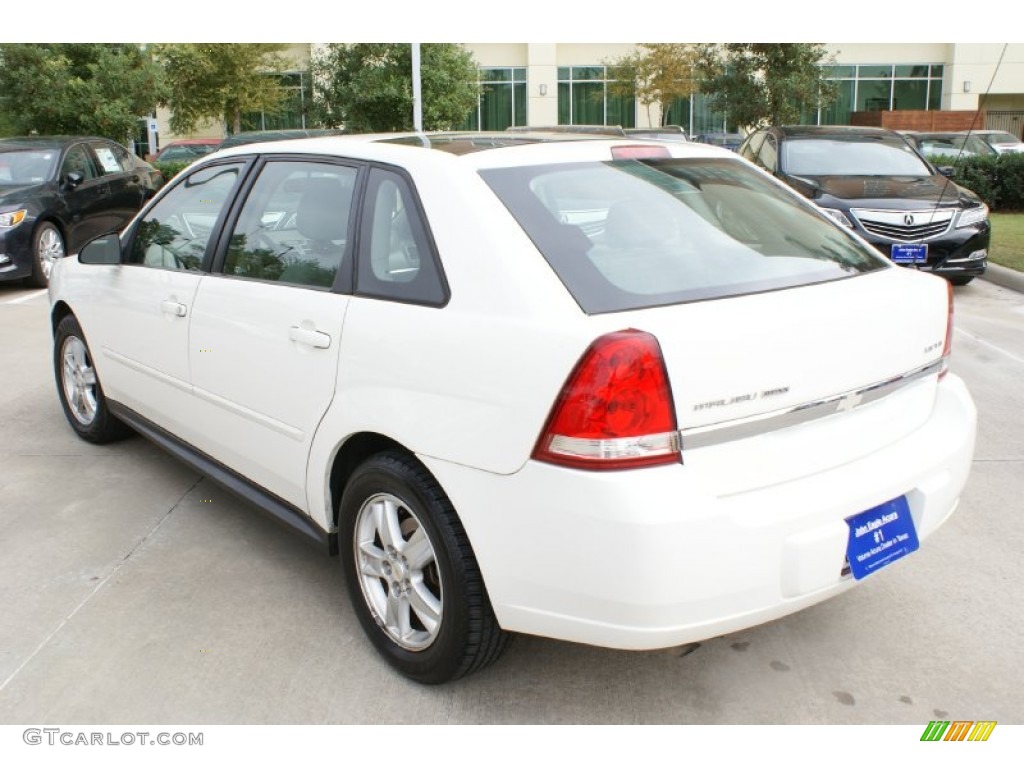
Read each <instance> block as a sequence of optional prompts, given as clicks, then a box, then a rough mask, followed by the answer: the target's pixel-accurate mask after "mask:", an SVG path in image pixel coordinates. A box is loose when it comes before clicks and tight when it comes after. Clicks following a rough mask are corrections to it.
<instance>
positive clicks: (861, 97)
mask: <svg viewBox="0 0 1024 768" xmlns="http://www.w3.org/2000/svg"><path fill="white" fill-rule="evenodd" d="M824 69H825V76H826V77H828V78H829V79H832V80H835V81H837V83H838V85H839V98H838V99H837V100H836V101H835V103H833V104H832V105H831V106H829V107H827V108H825V109H820V110H818V112H817V115H815V113H814V112H813V111H811V112H809V113H808V115H807V117H808V120H807V122H811V123H818V124H820V125H846V124H848V123H849V122H850V113H852V112H862V111H875V110H897V109H940V108H941V106H942V74H943V65H942V64H896V65H893V64H844V65H828V66H826V67H825V68H824Z"/></svg>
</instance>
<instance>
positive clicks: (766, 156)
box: [757, 136, 779, 173]
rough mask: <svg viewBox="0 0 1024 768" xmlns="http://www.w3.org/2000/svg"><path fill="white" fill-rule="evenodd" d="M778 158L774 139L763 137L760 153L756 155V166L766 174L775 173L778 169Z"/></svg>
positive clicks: (772, 137)
mask: <svg viewBox="0 0 1024 768" xmlns="http://www.w3.org/2000/svg"><path fill="white" fill-rule="evenodd" d="M778 158H779V150H778V148H777V147H776V146H775V137H774V136H765V139H764V144H762V145H761V151H760V152H759V153H758V155H757V164H758V165H759V166H761V167H762V168H764V169H765V170H766V171H768V173H775V171H776V170H777V169H778Z"/></svg>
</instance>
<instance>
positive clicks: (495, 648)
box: [339, 451, 511, 685]
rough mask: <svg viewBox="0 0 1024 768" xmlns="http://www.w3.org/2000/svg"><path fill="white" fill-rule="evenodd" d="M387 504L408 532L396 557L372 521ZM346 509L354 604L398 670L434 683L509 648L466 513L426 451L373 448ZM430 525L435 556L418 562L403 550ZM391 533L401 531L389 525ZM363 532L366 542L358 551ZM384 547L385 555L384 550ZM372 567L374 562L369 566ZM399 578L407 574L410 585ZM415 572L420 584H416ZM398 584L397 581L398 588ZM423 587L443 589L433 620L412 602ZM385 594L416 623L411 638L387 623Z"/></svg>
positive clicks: (347, 495)
mask: <svg viewBox="0 0 1024 768" xmlns="http://www.w3.org/2000/svg"><path fill="white" fill-rule="evenodd" d="M389 504H390V505H391V506H392V507H393V508H394V509H395V518H394V519H395V520H397V521H399V528H400V532H399V534H398V535H399V536H400V537H401V538H402V541H401V542H400V543H398V547H397V550H398V554H396V556H395V557H390V556H389V555H388V554H387V553H386V552H385V550H386V549H387V545H386V544H385V543H384V542H385V536H384V535H382V534H381V533H380V527H379V526H378V525H377V524H375V523H373V521H374V520H375V519H378V518H376V517H375V516H374V515H375V512H374V510H383V509H385V508H386V507H387V505H389ZM339 512H340V517H339V526H340V542H339V546H340V549H341V561H342V566H343V567H344V569H345V576H346V581H347V583H348V591H349V594H350V596H351V598H352V605H353V608H354V609H355V612H356V615H357V616H358V617H359V621H360V623H361V624H362V626H363V629H364V631H365V632H366V634H367V636H368V637H369V638H370V641H371V642H372V643H373V644H374V646H376V648H377V650H378V651H379V652H380V653H381V655H383V656H384V658H385V659H387V661H388V662H389V663H390V664H391V665H392V666H393V667H394V668H395V669H396V670H398V671H399V672H401V673H402V674H403V675H405V676H406V677H409V678H411V679H413V680H416V681H417V682H420V683H426V684H431V685H433V684H438V683H445V682H448V681H451V680H456V679H458V678H460V677H462V676H463V675H467V674H469V673H471V672H476V671H477V670H480V669H483V668H484V667H486V666H488V665H489V664H491V663H493V662H494V661H496V660H497V659H498V657H499V656H501V654H502V652H503V651H504V650H505V648H506V647H507V645H508V643H509V640H510V638H511V636H510V635H509V634H508V633H507V632H504V631H503V630H502V629H501V627H500V626H498V622H497V619H496V618H495V617H494V612H493V610H492V608H491V603H490V600H489V599H488V597H487V591H486V589H485V587H484V583H483V578H482V577H481V575H480V569H479V566H478V565H477V562H476V557H475V555H474V554H473V549H472V547H471V546H470V544H469V539H468V538H467V536H466V532H465V530H464V529H463V527H462V523H461V522H459V518H458V515H456V513H455V510H454V508H453V507H452V504H451V502H450V501H449V500H448V497H447V496H446V495H445V493H444V491H443V490H442V489H441V487H440V485H438V483H437V481H436V480H435V479H434V478H433V476H432V475H431V474H430V473H429V472H428V471H427V469H426V468H425V467H424V466H423V465H422V464H421V463H420V462H419V461H417V460H416V459H415V458H413V457H411V456H409V455H407V454H404V453H401V452H399V451H388V452H385V453H379V454H377V455H375V456H372V457H370V458H369V459H367V460H366V461H365V462H364V463H363V464H362V465H360V466H359V467H358V468H357V469H356V470H355V472H354V473H353V475H352V477H351V479H350V480H349V482H348V485H347V486H346V487H345V491H344V493H343V494H342V498H341V508H340V510H339ZM419 528H422V532H421V531H419V530H418V529H419ZM423 534H425V536H426V539H427V541H428V542H429V545H430V552H429V558H423V557H422V556H421V558H420V559H421V560H423V559H426V561H427V562H428V563H429V564H427V565H420V566H419V570H415V568H414V566H416V565H417V564H416V563H415V562H413V563H411V564H410V563H407V562H406V560H405V557H404V554H403V553H408V554H409V556H410V560H413V557H414V554H413V549H414V548H413V547H411V546H410V544H411V543H413V541H414V539H416V540H418V541H417V543H418V544H419V545H420V549H421V550H422V549H423V542H422V540H421V539H422V535H423ZM387 538H391V539H392V540H393V537H391V536H390V535H388V537H387ZM360 542H363V546H364V547H365V548H366V549H364V550H361V552H360V554H359V555H357V554H356V549H357V547H358V546H359V544H360ZM367 542H369V543H367ZM378 551H379V552H380V555H381V557H378V556H377V555H376V553H377V552H378ZM367 552H372V554H367ZM399 560H400V562H399ZM368 564H369V565H368ZM364 567H368V568H369V569H370V571H368V572H367V573H365V574H364V573H363V570H362V569H363V568H364ZM385 572H386V573H387V574H388V575H387V576H386V577H385V576H383V574H384V573H385ZM378 573H379V574H381V575H378ZM410 576H411V580H410V578H409V577H410ZM392 578H395V579H404V582H403V583H404V585H405V588H404V591H403V588H402V587H400V586H399V582H398V581H393V582H392V581H391V579H392ZM417 579H418V580H417ZM410 582H411V583H412V584H413V585H416V588H415V589H412V590H410V588H409V585H410ZM392 585H395V586H399V588H398V589H397V590H395V586H392ZM424 590H427V591H428V592H429V593H430V594H429V595H428V597H430V596H436V597H437V598H439V599H438V601H437V602H438V603H439V605H440V610H439V611H438V614H439V617H440V619H439V621H438V622H436V623H435V626H434V628H433V629H432V628H431V626H430V624H431V623H432V622H430V620H429V619H428V618H426V617H425V616H424V614H423V612H422V611H418V610H417V608H416V607H415V606H414V603H415V602H417V600H418V601H421V606H422V600H423V598H422V597H417V599H416V600H414V599H413V598H411V597H409V596H408V595H410V593H411V592H416V593H417V594H424ZM396 596H397V597H396ZM403 596H404V599H405V603H404V604H403V603H402V602H401V601H402V599H403ZM375 600H376V603H375ZM381 600H383V601H384V604H385V605H388V606H390V605H392V604H393V605H395V606H396V611H397V612H398V613H399V614H401V613H403V612H404V614H405V616H406V619H405V622H404V623H405V627H406V628H407V629H408V635H406V636H405V639H404V640H403V639H402V633H401V632H400V631H399V632H397V633H396V632H395V631H394V629H392V630H389V629H388V628H387V626H386V618H387V617H386V616H384V615H382V613H385V612H386V610H387V609H385V608H384V606H383V605H382V604H381ZM392 600H396V602H395V603H392V602H391V601H392ZM375 604H376V606H377V607H376V608H375V607H374V606H375ZM403 605H404V606H405V607H404V610H403V608H402V607H401V606H403ZM421 617H422V618H421ZM399 623H401V622H399ZM396 634H397V637H396Z"/></svg>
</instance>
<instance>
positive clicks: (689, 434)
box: [679, 358, 943, 456]
mask: <svg viewBox="0 0 1024 768" xmlns="http://www.w3.org/2000/svg"><path fill="white" fill-rule="evenodd" d="M942 366H943V359H942V358H940V359H938V360H936V361H935V362H933V363H929V364H928V365H926V366H924V367H923V368H918V369H916V370H913V371H910V372H908V373H905V374H903V375H902V376H896V377H894V378H891V379H886V380H885V381H879V382H876V383H874V384H869V385H868V386H866V387H861V388H860V389H854V390H850V391H849V392H843V393H842V394H839V395H833V396H832V397H827V398H824V399H822V400H812V401H811V402H808V403H803V404H802V405H796V406H793V407H792V408H783V409H780V410H777V411H770V412H768V413H760V414H758V415H756V416H749V417H747V418H743V419H731V420H729V421H720V422H717V423H715V424H706V425H704V426H701V427H692V428H690V429H681V430H680V431H679V432H680V435H681V436H682V439H683V455H684V456H685V455H686V453H685V452H686V451H687V450H692V449H694V448H706V447H707V446H710V445H718V444H719V443H727V442H731V441H733V440H742V439H743V438H746V437H754V436H755V435H761V434H764V433H766V432H774V431H776V430H779V429H785V428H787V427H793V426H796V425H798V424H804V423H806V422H808V421H813V420H815V419H820V418H824V417H825V416H831V415H833V414H835V413H840V412H841V411H850V410H853V409H854V408H859V407H860V406H862V405H866V404H867V403H871V402H874V401H875V400H880V399H881V398H883V397H886V396H887V395H890V394H892V393H893V392H895V391H896V390H898V389H901V388H903V387H905V386H907V385H909V384H911V383H913V382H915V381H917V380H918V379H923V378H925V377H928V376H932V375H934V374H938V373H939V371H941V370H942Z"/></svg>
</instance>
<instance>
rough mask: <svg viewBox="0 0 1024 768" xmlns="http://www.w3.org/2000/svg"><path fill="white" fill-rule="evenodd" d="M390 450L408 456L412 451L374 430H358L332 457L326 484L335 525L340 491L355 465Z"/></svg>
mask: <svg viewBox="0 0 1024 768" xmlns="http://www.w3.org/2000/svg"><path fill="white" fill-rule="evenodd" d="M391 450H398V451H402V452H404V453H407V454H409V455H410V456H412V455H413V453H412V451H410V450H409V449H408V448H406V447H405V446H404V445H402V444H400V443H397V442H395V441H394V440H392V439H391V438H390V437H384V435H379V434H377V433H376V432H360V433H358V434H355V435H352V437H350V438H349V439H348V440H346V441H345V442H344V443H343V444H342V446H341V448H340V449H338V453H337V455H336V456H335V457H334V464H332V465H331V480H330V484H329V486H328V487H329V489H330V493H331V499H330V501H331V509H332V510H333V514H334V524H335V525H337V524H338V510H339V507H340V502H341V493H342V491H343V490H344V488H345V486H346V485H347V484H348V479H349V478H350V477H351V476H352V473H353V472H355V470H356V467H358V466H359V465H360V464H362V463H363V462H364V461H366V460H367V459H368V458H370V457H371V456H373V455H374V454H375V453H380V452H381V451H391Z"/></svg>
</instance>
